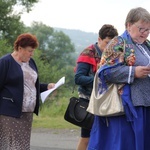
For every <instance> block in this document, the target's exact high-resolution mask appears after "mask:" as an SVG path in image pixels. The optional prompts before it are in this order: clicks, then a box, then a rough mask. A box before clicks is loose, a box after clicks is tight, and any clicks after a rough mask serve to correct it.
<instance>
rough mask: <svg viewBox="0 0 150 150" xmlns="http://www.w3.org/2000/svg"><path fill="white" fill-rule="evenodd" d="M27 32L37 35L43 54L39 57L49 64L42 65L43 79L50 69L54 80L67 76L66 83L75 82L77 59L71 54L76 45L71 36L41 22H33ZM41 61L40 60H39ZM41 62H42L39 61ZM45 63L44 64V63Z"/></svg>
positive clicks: (50, 75) (50, 74)
mask: <svg viewBox="0 0 150 150" xmlns="http://www.w3.org/2000/svg"><path fill="white" fill-rule="evenodd" d="M26 32H30V33H32V34H34V35H36V36H37V38H38V41H39V44H40V45H39V50H40V51H41V56H40V57H39V58H38V59H40V61H42V62H45V65H46V66H47V64H49V69H47V68H45V66H43V67H42V64H41V65H39V68H40V67H41V70H42V73H41V75H42V76H43V77H41V79H44V78H45V77H46V76H45V75H46V74H47V71H46V70H45V71H44V68H45V69H47V70H48V72H49V74H48V76H49V77H51V79H52V80H53V81H57V80H58V79H59V78H60V77H62V76H66V79H67V80H66V84H65V85H67V83H68V85H69V84H70V85H72V84H74V82H73V79H74V77H73V76H74V72H73V68H74V66H75V59H74V58H73V57H72V56H71V54H72V53H73V52H75V48H74V45H73V44H72V43H71V40H70V38H69V37H68V36H67V35H65V34H64V33H63V32H61V31H59V32H58V31H55V30H54V29H53V28H51V27H50V26H46V25H44V24H42V23H39V22H33V23H32V25H31V27H28V28H27V29H26ZM38 61H39V60H38ZM38 63H40V62H38ZM43 65H44V64H43Z"/></svg>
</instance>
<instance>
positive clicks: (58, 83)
mask: <svg viewBox="0 0 150 150" xmlns="http://www.w3.org/2000/svg"><path fill="white" fill-rule="evenodd" d="M64 83H65V77H62V78H61V79H59V81H58V82H57V83H56V84H55V87H54V88H52V89H50V90H47V91H44V92H42V93H41V99H42V102H43V103H44V102H45V100H46V98H47V97H48V95H49V94H51V93H52V92H53V91H54V90H56V89H57V88H58V87H60V86H61V85H63V84H64Z"/></svg>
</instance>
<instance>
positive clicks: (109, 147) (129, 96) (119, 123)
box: [88, 7, 150, 150]
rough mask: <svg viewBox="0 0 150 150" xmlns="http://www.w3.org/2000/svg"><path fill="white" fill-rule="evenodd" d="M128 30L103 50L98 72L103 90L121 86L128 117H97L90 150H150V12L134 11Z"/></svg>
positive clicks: (127, 26) (144, 10)
mask: <svg viewBox="0 0 150 150" xmlns="http://www.w3.org/2000/svg"><path fill="white" fill-rule="evenodd" d="M125 28H126V30H125V31H124V33H123V34H122V35H120V36H118V37H115V38H113V39H112V40H111V41H110V43H109V44H108V46H107V47H106V48H105V50H104V51H103V54H102V59H101V62H100V68H99V70H98V71H97V75H98V78H99V83H97V84H98V86H99V87H100V88H99V91H106V90H107V84H108V83H115V84H117V85H118V86H119V87H120V89H118V93H119V94H120V96H121V99H122V105H123V108H124V115H120V116H108V117H102V116H98V115H96V116H95V120H94V124H93V127H92V130H91V135H90V141H89V145H88V150H149V149H150V141H149V140H150V76H149V74H150V41H149V40H148V39H147V38H148V36H149V33H150V13H149V12H148V11H147V10H146V9H144V8H142V7H137V8H133V9H131V10H130V11H129V13H128V14H127V17H126V21H125ZM124 46H125V47H124Z"/></svg>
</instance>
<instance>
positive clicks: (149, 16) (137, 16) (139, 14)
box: [125, 7, 150, 28]
mask: <svg viewBox="0 0 150 150" xmlns="http://www.w3.org/2000/svg"><path fill="white" fill-rule="evenodd" d="M139 20H141V21H144V22H148V23H149V22H150V13H149V12H148V11H147V10H146V9H145V8H142V7H137V8H133V9H131V10H130V11H129V13H128V14H127V17H126V21H125V27H126V28H127V23H132V24H134V23H135V22H138V21H139Z"/></svg>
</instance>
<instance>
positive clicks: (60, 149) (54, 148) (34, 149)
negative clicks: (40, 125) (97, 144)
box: [31, 129, 80, 150]
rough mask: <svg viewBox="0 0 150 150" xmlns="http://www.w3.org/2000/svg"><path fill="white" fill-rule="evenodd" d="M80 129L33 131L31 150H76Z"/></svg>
mask: <svg viewBox="0 0 150 150" xmlns="http://www.w3.org/2000/svg"><path fill="white" fill-rule="evenodd" d="M79 137H80V129H33V130H32V133H31V150H75V149H76V146H77V143H78V140H79Z"/></svg>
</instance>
